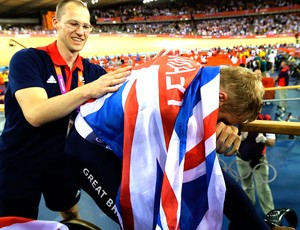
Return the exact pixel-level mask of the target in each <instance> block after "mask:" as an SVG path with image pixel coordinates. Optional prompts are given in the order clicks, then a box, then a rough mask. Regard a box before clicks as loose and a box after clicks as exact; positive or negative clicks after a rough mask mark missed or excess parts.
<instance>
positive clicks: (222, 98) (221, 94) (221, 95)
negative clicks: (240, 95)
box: [219, 91, 228, 102]
mask: <svg viewBox="0 0 300 230" xmlns="http://www.w3.org/2000/svg"><path fill="white" fill-rule="evenodd" d="M227 99H228V95H227V93H226V92H224V91H220V92H219V100H220V102H225V101H227Z"/></svg>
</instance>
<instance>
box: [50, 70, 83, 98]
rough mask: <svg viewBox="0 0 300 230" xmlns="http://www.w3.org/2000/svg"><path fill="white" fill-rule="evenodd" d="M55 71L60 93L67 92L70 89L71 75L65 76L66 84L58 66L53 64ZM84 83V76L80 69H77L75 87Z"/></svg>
mask: <svg viewBox="0 0 300 230" xmlns="http://www.w3.org/2000/svg"><path fill="white" fill-rule="evenodd" d="M55 71H56V75H57V79H58V84H59V88H60V92H61V94H65V93H66V92H69V91H70V90H71V83H72V76H70V77H68V76H67V77H66V79H67V84H65V80H64V78H63V75H62V72H61V68H60V67H59V66H55ZM83 84H84V77H83V74H82V71H81V70H78V82H77V87H80V86H82V85H83Z"/></svg>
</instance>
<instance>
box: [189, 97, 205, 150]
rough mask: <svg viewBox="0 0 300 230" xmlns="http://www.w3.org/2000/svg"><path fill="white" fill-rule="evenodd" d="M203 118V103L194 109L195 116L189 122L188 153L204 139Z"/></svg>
mask: <svg viewBox="0 0 300 230" xmlns="http://www.w3.org/2000/svg"><path fill="white" fill-rule="evenodd" d="M202 124H203V117H202V107H201V101H199V103H197V105H195V107H194V108H193V115H192V116H191V117H190V118H189V121H188V132H187V141H186V151H187V152H188V151H190V150H191V149H192V148H194V147H195V146H196V145H198V144H199V143H200V142H201V141H202V139H203V127H202Z"/></svg>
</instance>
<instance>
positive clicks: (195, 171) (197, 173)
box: [183, 161, 206, 183]
mask: <svg viewBox="0 0 300 230" xmlns="http://www.w3.org/2000/svg"><path fill="white" fill-rule="evenodd" d="M205 174H206V166H205V161H204V162H203V163H201V164H199V165H198V166H197V167H194V168H192V169H190V170H186V171H184V172H183V183H187V182H191V181H193V180H195V179H197V178H199V177H201V176H203V175H205Z"/></svg>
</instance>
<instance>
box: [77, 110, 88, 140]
mask: <svg viewBox="0 0 300 230" xmlns="http://www.w3.org/2000/svg"><path fill="white" fill-rule="evenodd" d="M74 124H75V127H76V131H77V132H78V133H79V134H80V136H82V137H83V138H86V137H87V136H88V135H89V134H91V133H92V132H93V129H92V128H91V126H89V125H88V123H86V121H85V120H84V118H83V117H82V115H81V113H79V114H78V115H77V117H76V119H75V123H74Z"/></svg>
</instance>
